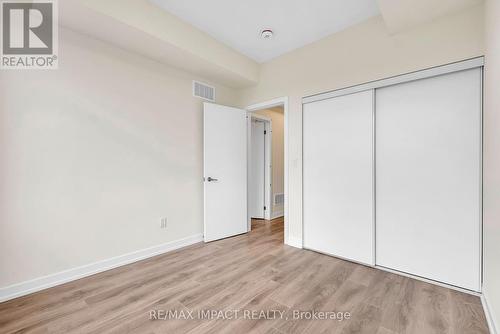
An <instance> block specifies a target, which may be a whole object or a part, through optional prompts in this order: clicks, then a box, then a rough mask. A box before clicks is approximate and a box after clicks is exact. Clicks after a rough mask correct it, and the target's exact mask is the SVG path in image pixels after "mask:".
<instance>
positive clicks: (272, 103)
mask: <svg viewBox="0 0 500 334" xmlns="http://www.w3.org/2000/svg"><path fill="white" fill-rule="evenodd" d="M281 105H282V106H283V113H284V118H285V120H284V123H285V124H284V129H283V132H284V136H285V143H284V146H285V157H284V159H285V161H284V165H285V191H284V194H285V203H284V210H285V213H284V216H285V219H284V221H285V223H284V225H285V226H284V230H285V238H284V240H285V244H288V245H291V246H293V245H292V244H290V242H289V239H290V236H289V224H288V219H289V211H288V174H289V173H288V159H289V153H288V119H289V114H290V113H289V109H288V96H285V97H279V98H275V99H272V100H269V101H265V102H260V103H256V104H252V105H250V106H248V107H246V108H245V109H246V110H248V111H257V110H261V109H266V108H272V107H277V106H281ZM295 241H296V240H295ZM298 244H299V245H300V246H298V247H299V248H302V238H300V242H299V243H298Z"/></svg>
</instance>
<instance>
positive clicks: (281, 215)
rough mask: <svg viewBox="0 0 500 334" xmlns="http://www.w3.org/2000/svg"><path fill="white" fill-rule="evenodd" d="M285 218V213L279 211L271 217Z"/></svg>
mask: <svg viewBox="0 0 500 334" xmlns="http://www.w3.org/2000/svg"><path fill="white" fill-rule="evenodd" d="M284 216H285V213H284V211H283V210H279V211H276V212H273V214H272V215H271V219H276V218H280V217H284Z"/></svg>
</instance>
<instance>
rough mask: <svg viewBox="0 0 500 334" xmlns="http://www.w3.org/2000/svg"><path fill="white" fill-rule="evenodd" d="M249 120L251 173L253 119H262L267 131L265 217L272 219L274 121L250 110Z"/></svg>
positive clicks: (248, 199) (248, 158) (248, 189)
mask: <svg viewBox="0 0 500 334" xmlns="http://www.w3.org/2000/svg"><path fill="white" fill-rule="evenodd" d="M248 116H250V117H248V122H249V124H250V125H249V129H250V130H249V132H248V136H247V140H248V145H247V149H248V154H247V165H248V166H247V168H248V171H249V174H250V168H251V167H252V166H251V163H250V160H251V159H250V157H251V154H250V152H251V150H252V130H251V123H252V119H256V120H259V121H262V122H264V130H265V131H266V132H267V135H266V136H267V137H266V138H265V139H264V145H265V148H264V150H265V152H264V154H265V157H264V161H265V162H264V165H265V166H266V170H265V171H264V193H265V195H264V206H265V207H266V210H264V219H266V220H270V219H271V212H272V209H273V207H272V201H271V197H272V186H271V184H272V182H273V181H272V175H273V173H272V160H273V156H272V149H273V144H272V140H273V137H272V133H273V121H272V119H271V118H269V117H266V116H263V115H259V114H256V113H252V112H248ZM247 182H250V178H249V177H248V178H247ZM247 191H250V187H247ZM247 202H248V204H249V203H250V196H248V197H247ZM248 204H247V207H249V205H248ZM248 215H249V216H250V212H248ZM251 220H252V217H249V219H248V222H249V225H248V231H250V230H251V228H252V226H251Z"/></svg>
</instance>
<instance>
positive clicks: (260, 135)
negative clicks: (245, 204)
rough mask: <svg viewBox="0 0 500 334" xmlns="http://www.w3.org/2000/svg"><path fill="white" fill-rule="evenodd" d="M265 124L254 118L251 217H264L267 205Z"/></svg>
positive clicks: (251, 164) (251, 153)
mask: <svg viewBox="0 0 500 334" xmlns="http://www.w3.org/2000/svg"><path fill="white" fill-rule="evenodd" d="M264 130H265V124H264V122H262V121H258V120H252V125H251V132H250V133H251V135H250V137H251V139H250V140H251V145H250V171H249V172H250V178H249V181H250V185H249V187H250V201H249V203H250V208H249V210H250V217H252V218H259V219H264V205H265V186H264V185H265V172H266V168H265V164H266V159H265V153H266V152H265V145H266V143H265V135H264Z"/></svg>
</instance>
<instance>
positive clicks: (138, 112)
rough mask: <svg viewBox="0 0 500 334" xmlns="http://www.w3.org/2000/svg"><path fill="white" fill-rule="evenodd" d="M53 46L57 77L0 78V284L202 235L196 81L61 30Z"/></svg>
mask: <svg viewBox="0 0 500 334" xmlns="http://www.w3.org/2000/svg"><path fill="white" fill-rule="evenodd" d="M59 45H60V68H59V69H58V70H55V71H1V72H0V161H1V164H0V268H1V270H0V288H1V287H5V286H8V285H11V284H14V283H19V282H23V281H26V280H30V279H34V278H37V277H40V276H43V275H48V274H52V273H56V272H59V271H62V270H66V269H70V268H74V267H77V266H81V265H85V264H88V263H91V262H94V261H99V260H103V259H106V258H110V257H114V256H118V255H122V254H125V253H128V252H132V251H135V250H140V249H143V248H146V247H151V246H154V245H158V244H162V243H165V242H168V241H172V240H178V239H181V238H184V237H188V236H193V235H197V234H200V233H202V232H203V211H202V210H203V202H202V200H203V184H202V158H203V154H202V101H201V100H199V99H195V98H193V97H192V96H191V94H192V88H191V80H192V79H194V78H193V77H192V76H191V75H189V74H187V73H184V72H181V71H178V70H175V69H173V68H169V67H166V66H164V65H161V64H159V63H156V62H154V61H151V60H148V59H146V58H144V57H141V56H137V55H134V54H131V53H128V52H126V51H122V50H120V49H117V48H114V47H111V46H109V44H105V43H102V42H99V41H97V40H93V39H89V38H87V37H85V36H83V35H80V34H77V33H74V32H71V31H68V30H62V31H61V36H60V43H59ZM217 89H218V90H217V97H218V101H217V102H218V103H221V104H228V105H232V104H234V103H233V100H232V97H234V92H233V91H232V90H230V89H228V88H224V87H221V86H218V87H217ZM163 216H165V217H167V218H168V226H167V228H166V229H160V217H163Z"/></svg>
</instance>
